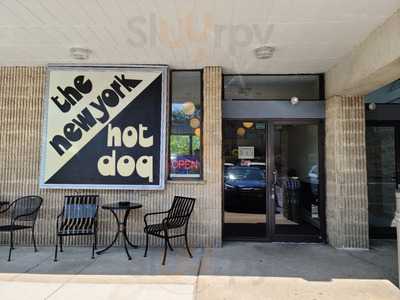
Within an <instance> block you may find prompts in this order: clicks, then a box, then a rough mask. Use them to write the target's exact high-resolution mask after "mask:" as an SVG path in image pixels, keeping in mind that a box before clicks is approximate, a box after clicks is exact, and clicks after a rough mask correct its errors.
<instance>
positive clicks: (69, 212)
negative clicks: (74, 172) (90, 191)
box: [61, 195, 99, 233]
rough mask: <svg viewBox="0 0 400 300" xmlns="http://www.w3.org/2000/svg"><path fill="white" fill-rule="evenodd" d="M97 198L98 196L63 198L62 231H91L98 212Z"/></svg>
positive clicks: (70, 196)
mask: <svg viewBox="0 0 400 300" xmlns="http://www.w3.org/2000/svg"><path fill="white" fill-rule="evenodd" d="M98 198H99V196H98V195H69V196H65V197H64V208H63V214H62V218H63V220H62V225H61V227H62V230H63V231H66V232H70V233H74V232H77V231H82V230H91V229H93V225H94V224H95V219H96V216H97V210H98Z"/></svg>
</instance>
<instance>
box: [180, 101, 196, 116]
mask: <svg viewBox="0 0 400 300" xmlns="http://www.w3.org/2000/svg"><path fill="white" fill-rule="evenodd" d="M182 106H183V108H182V110H183V112H184V113H185V114H186V115H193V114H194V111H195V110H196V106H195V105H194V103H193V102H192V101H187V102H185V103H183V105H182Z"/></svg>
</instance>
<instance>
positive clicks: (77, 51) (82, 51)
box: [69, 47, 92, 60]
mask: <svg viewBox="0 0 400 300" xmlns="http://www.w3.org/2000/svg"><path fill="white" fill-rule="evenodd" d="M69 52H70V54H71V57H72V58H75V59H79V60H85V59H89V56H90V54H91V53H92V50H90V49H88V48H82V47H72V48H70V49H69Z"/></svg>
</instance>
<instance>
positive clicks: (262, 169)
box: [223, 75, 326, 242]
mask: <svg viewBox="0 0 400 300" xmlns="http://www.w3.org/2000/svg"><path fill="white" fill-rule="evenodd" d="M304 76H305V77H301V76H297V77H296V78H292V77H290V76H289V77H285V76H271V77H269V76H260V75H251V76H249V77H247V76H237V75H227V76H224V103H223V170H224V172H223V173H224V178H223V199H224V202H223V224H224V225H223V238H224V240H257V241H291V242H321V241H324V240H325V231H326V230H325V176H324V172H323V170H324V155H323V154H324V121H323V120H324V101H321V100H318V99H323V95H321V94H320V93H319V92H320V91H321V88H320V85H321V83H320V82H319V81H318V77H317V78H315V77H314V78H308V77H306V75H304ZM237 77H238V78H237ZM309 90H311V91H310V92H309ZM243 93H244V94H243ZM290 95H300V96H301V97H302V99H307V101H302V100H300V103H296V104H292V103H291V102H290V98H291V97H290ZM257 96H259V97H260V99H258V98H257ZM246 97H247V98H246ZM269 98H271V99H274V100H269ZM285 100H286V101H285ZM311 100H313V101H311Z"/></svg>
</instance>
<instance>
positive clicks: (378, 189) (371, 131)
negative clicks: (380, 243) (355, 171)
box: [366, 125, 396, 238]
mask: <svg viewBox="0 0 400 300" xmlns="http://www.w3.org/2000/svg"><path fill="white" fill-rule="evenodd" d="M366 146H367V147H366V150H367V151H366V152H367V171H368V217H369V227H370V236H371V238H392V237H393V236H395V233H394V230H395V228H391V225H392V220H393V218H394V215H395V212H396V197H395V191H396V127H395V126H389V125H388V126H386V125H385V126H383V125H382V126H372V125H371V126H367V128H366Z"/></svg>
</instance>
